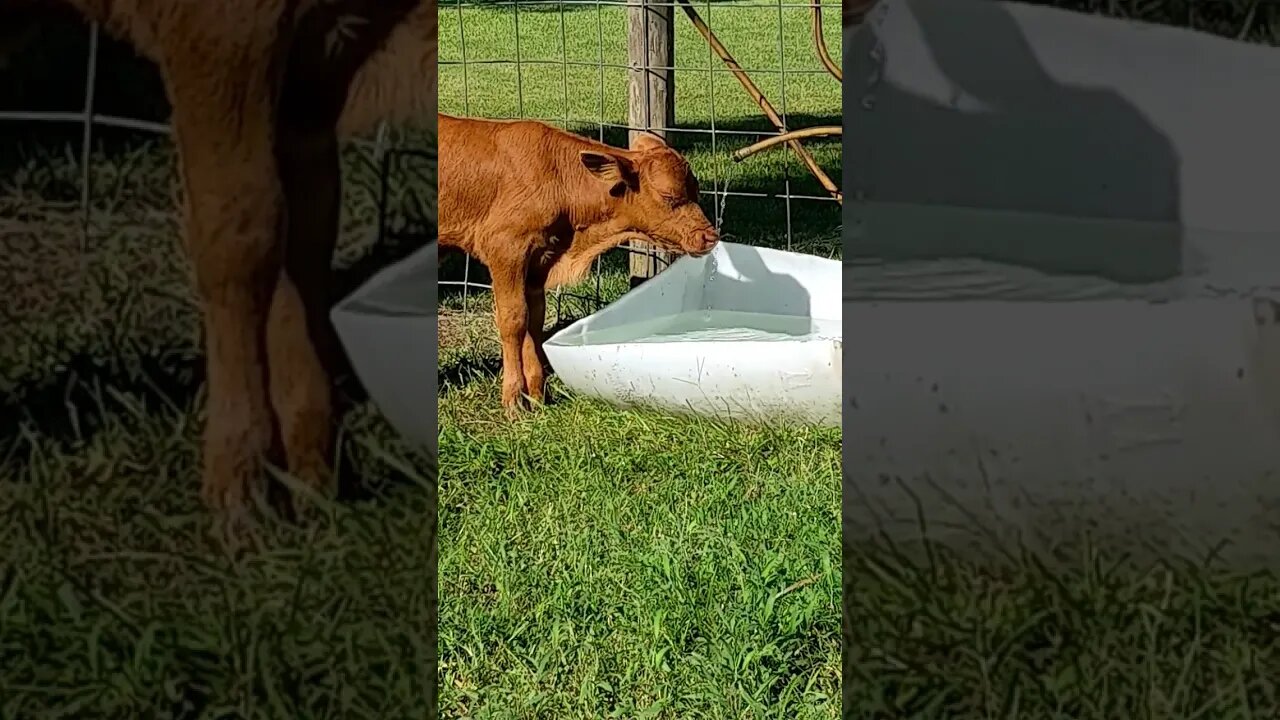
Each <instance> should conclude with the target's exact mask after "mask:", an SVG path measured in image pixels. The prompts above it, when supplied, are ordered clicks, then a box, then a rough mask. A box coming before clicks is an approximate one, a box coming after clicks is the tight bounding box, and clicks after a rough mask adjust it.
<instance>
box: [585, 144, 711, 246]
mask: <svg viewBox="0 0 1280 720" xmlns="http://www.w3.org/2000/svg"><path fill="white" fill-rule="evenodd" d="M579 157H580V158H581V160H582V165H583V166H584V167H586V169H587V171H588V172H590V173H591V174H592V175H593V176H594V177H595V178H596V179H597V180H598V181H600V182H601V183H603V184H604V186H605V187H604V188H603V189H604V190H605V192H607V193H608V195H609V201H608V202H609V208H610V210H611V215H612V217H613V218H614V220H615V221H617V222H620V223H621V224H623V225H624V226H625V227H626V229H627V230H628V231H631V232H635V233H638V234H641V235H644V236H645V237H646V238H648V240H649V242H651V243H653V244H654V245H657V246H658V247H660V248H662V249H664V250H667V251H670V252H672V253H675V254H677V255H695V256H697V255H706V254H707V253H709V252H711V250H712V248H714V247H715V246H716V243H717V242H719V241H720V233H718V232H717V231H716V229H715V227H713V226H712V224H711V221H710V220H708V219H707V216H706V213H704V212H702V208H701V207H699V206H698V179H697V178H696V177H694V175H693V170H692V169H691V168H690V167H689V162H688V161H687V160H685V159H684V157H682V156H681V155H680V153H678V152H676V151H675V150H673V149H671V147H670V146H669V145H667V144H666V143H665V142H664V141H663V140H662V138H660V137H658V136H657V135H654V134H652V133H643V134H640V135H637V136H636V137H635V139H633V140H632V141H631V148H630V149H629V150H625V151H621V150H620V151H617V152H600V151H596V150H583V151H582V152H580V153H579Z"/></svg>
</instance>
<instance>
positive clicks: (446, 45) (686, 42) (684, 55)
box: [439, 0, 840, 320]
mask: <svg viewBox="0 0 1280 720" xmlns="http://www.w3.org/2000/svg"><path fill="white" fill-rule="evenodd" d="M838 7H839V6H838V4H837V3H836V2H835V1H834V0H830V1H828V2H821V4H817V11H816V12H815V3H814V2H803V3H801V2H795V0H772V1H767V0H765V1H761V0H742V1H726V0H691V1H687V0H629V1H628V0H446V1H445V2H442V4H441V6H440V8H439V28H440V31H439V34H440V107H441V111H442V112H446V113H454V114H460V115H466V116H479V117H489V118H501V119H514V118H522V119H532V120H539V121H543V122H547V123H550V124H552V125H555V126H558V127H561V128H564V129H567V130H570V131H572V132H577V133H579V134H582V135H585V136H588V137H591V138H593V139H596V140H599V141H601V142H604V143H607V144H611V145H616V146H626V145H627V139H628V135H629V134H630V133H631V132H632V131H640V130H649V131H657V132H659V133H660V134H664V135H665V136H666V139H667V141H668V142H669V143H670V144H671V145H672V146H673V147H675V148H676V149H677V150H680V151H681V152H682V153H683V154H684V155H685V156H686V157H687V158H688V159H689V161H690V164H691V165H692V166H693V168H694V172H695V173H696V174H697V176H698V178H699V184H700V185H701V186H702V195H703V197H702V202H703V205H704V210H706V211H707V215H708V217H709V218H712V220H713V221H714V222H715V223H716V225H717V226H718V227H719V228H720V230H721V233H722V237H725V238H726V239H728V240H731V241H739V242H748V243H759V244H765V245H770V246H773V247H780V248H784V249H788V250H798V251H807V252H819V253H824V254H833V253H834V252H838V247H839V246H838V237H837V236H838V226H839V209H838V208H839V205H838V200H839V194H838V189H837V188H836V187H835V184H834V183H832V182H831V181H830V179H829V178H828V177H826V172H825V170H824V168H835V167H838V165H839V139H838V138H835V139H834V140H832V139H830V138H827V139H826V140H825V142H824V141H823V140H821V139H820V140H819V141H818V143H819V144H818V145H816V146H810V147H811V148H812V149H807V148H801V147H799V144H798V142H797V144H796V145H795V146H793V147H792V149H791V151H790V152H785V153H784V152H782V151H781V150H774V151H772V152H767V153H763V154H761V155H760V156H758V157H751V158H742V159H736V158H735V156H734V155H735V152H738V153H740V154H741V151H743V150H744V149H747V148H749V147H750V146H752V145H753V144H755V143H757V142H759V141H761V140H763V139H768V138H775V137H778V136H780V135H782V134H783V133H785V132H787V131H790V130H794V129H795V128H796V127H801V126H806V125H813V124H815V123H822V122H824V121H825V122H826V123H827V125H838V118H839V117H840V87H839V81H838V76H837V77H835V78H833V77H832V72H831V67H832V66H831V64H825V65H824V62H823V56H824V53H826V50H827V48H828V47H831V48H837V49H838V46H839V41H840V26H839V24H838V23H834V22H833V23H831V24H830V26H829V27H825V28H824V27H822V26H821V23H820V20H819V21H818V23H817V27H816V32H817V35H816V37H817V38H819V39H821V41H822V42H821V43H815V41H814V37H815V35H814V33H815V21H814V17H815V15H816V16H818V17H819V18H820V16H821V11H822V10H823V9H825V10H826V11H827V12H828V14H829V15H830V16H831V17H834V15H835V13H836V12H838ZM652 13H663V14H665V16H666V17H667V18H668V19H669V20H668V21H669V22H671V24H672V29H671V30H670V35H671V37H670V38H668V39H666V40H664V39H663V38H661V37H657V36H656V35H657V34H658V33H660V32H661V28H662V25H661V24H657V25H655V24H654V23H653V22H649V21H642V22H641V21H637V15H638V14H642V15H643V14H652ZM637 28H639V31H638V32H637ZM672 41H674V42H672ZM664 42H665V43H670V44H671V45H672V46H673V47H672V50H671V51H670V52H669V53H668V56H669V58H670V60H669V62H654V56H655V53H653V52H652V44H653V43H664ZM835 55H836V56H837V57H838V50H837V51H836V52H835ZM827 60H828V61H829V60H830V58H829V55H828V56H827ZM837 73H838V68H837ZM653 76H665V77H666V78H667V82H668V83H669V85H670V87H671V90H670V92H669V96H670V97H669V99H668V101H667V102H669V103H670V105H671V106H670V107H668V108H666V110H668V113H667V119H666V121H665V122H664V121H663V120H662V115H663V108H652V107H646V108H644V109H639V108H637V107H636V105H637V103H641V104H644V105H646V106H648V105H650V104H651V103H653V102H655V100H654V98H653V97H651V95H650V93H651V90H650V88H651V87H652V85H653V84H652V83H651V82H648V81H646V80H639V81H636V82H635V83H634V86H633V80H636V79H637V78H651V77H653ZM637 87H639V88H640V90H639V92H637V90H636V88H637ZM657 102H661V100H658V101H657ZM762 109H763V110H765V112H763V113H762ZM655 117H656V118H658V120H657V122H653V119H654V118H655ZM637 119H639V120H640V122H636V120H637ZM793 142H796V141H793ZM797 151H798V152H797ZM806 156H807V157H806ZM814 168H816V169H817V175H816V176H815V174H814V172H813V170H814ZM824 181H825V182H824ZM637 254H639V255H642V256H643V257H646V258H648V262H649V268H648V272H646V273H644V274H646V275H651V274H652V273H653V272H656V271H657V270H658V269H660V268H661V267H662V266H664V265H665V264H667V262H668V260H667V258H665V257H664V256H662V255H661V254H659V253H655V252H653V251H651V250H649V249H647V248H643V247H638V246H632V245H628V246H624V247H622V248H619V249H617V250H616V251H611V252H610V253H606V255H605V256H603V257H602V258H600V259H599V260H597V261H596V266H595V271H594V272H593V273H592V276H591V278H590V279H589V280H587V281H586V282H585V283H583V284H579V285H577V286H574V287H572V288H561V289H559V290H556V291H553V294H552V295H553V307H552V310H553V312H554V314H555V316H556V318H555V319H558V320H564V319H567V318H571V317H574V316H579V315H582V314H586V313H589V312H591V311H593V310H595V309H598V308H599V307H600V306H601V305H603V304H604V303H605V302H606V301H607V300H609V299H611V296H613V295H616V294H619V293H620V292H622V291H625V288H626V287H627V285H628V283H627V282H626V281H625V280H627V279H628V278H625V273H626V272H627V271H628V268H629V267H631V269H632V270H634V267H633V264H632V263H631V262H629V260H630V257H631V256H635V255H637ZM633 275H634V272H633ZM440 285H441V296H442V302H443V307H445V308H446V309H448V308H450V307H451V306H452V307H454V308H455V309H459V310H461V311H462V312H464V313H465V312H468V311H470V310H471V305H472V298H473V296H474V295H475V293H476V291H482V290H488V289H490V286H489V284H488V281H487V272H486V271H485V270H484V268H483V266H481V265H480V264H479V263H475V262H473V261H472V260H471V259H470V258H461V259H458V260H457V261H456V265H454V266H449V265H448V264H446V266H445V267H444V268H443V269H442V274H441V278H440Z"/></svg>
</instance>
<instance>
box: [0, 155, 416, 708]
mask: <svg viewBox="0 0 1280 720" xmlns="http://www.w3.org/2000/svg"><path fill="white" fill-rule="evenodd" d="M108 135H109V134H108ZM34 139H36V140H38V139H39V135H38V134H37V135H36V138H34ZM108 139H110V140H112V144H113V145H114V147H113V148H112V151H111V152H109V153H104V152H100V153H98V154H96V155H95V156H94V158H93V165H92V169H93V180H94V186H95V188H97V192H96V193H95V196H94V197H95V199H94V203H93V205H94V212H93V215H92V222H91V236H90V239H89V242H88V243H87V246H86V250H85V252H84V253H81V250H80V238H81V222H82V216H81V214H80V212H79V210H78V204H79V203H78V200H79V189H78V182H79V176H80V173H79V168H78V166H77V163H75V162H74V161H72V160H69V159H68V158H69V157H73V155H72V154H71V153H68V152H65V151H63V150H61V149H55V150H53V151H45V150H41V149H40V148H39V147H29V148H27V149H26V150H24V152H26V153H27V154H28V155H29V158H28V159H27V160H26V161H23V162H20V163H17V164H16V165H12V166H9V167H6V173H5V175H4V176H3V177H0V248H2V250H3V252H0V278H3V282H4V283H5V288H6V295H5V300H4V302H3V303H0V717H4V718H57V717H66V718H152V717H154V718H196V717H201V718H231V717H244V718H405V719H406V720H410V719H412V720H421V718H423V717H425V716H426V708H427V702H428V701H427V698H428V696H429V695H430V693H431V689H432V687H433V686H434V682H435V679H436V674H435V672H434V667H433V663H434V658H433V651H434V648H433V647H432V645H433V643H432V633H431V625H432V622H433V620H432V613H433V612H434V611H433V610H432V607H431V606H432V604H433V601H434V599H435V597H434V592H435V588H434V577H433V572H432V568H433V565H434V546H433V540H434V537H433V536H434V533H435V527H434V524H433V522H432V517H433V510H434V505H435V485H434V483H433V482H432V480H433V476H434V475H435V472H434V470H433V467H432V465H433V461H432V459H431V458H428V457H424V456H423V455H422V454H421V453H418V452H416V451H414V450H412V449H410V448H407V447H404V446H403V445H402V444H401V443H400V442H399V441H398V440H397V438H396V437H395V436H394V434H393V433H392V432H391V431H390V429H389V428H388V427H387V426H386V425H385V423H384V422H383V421H382V420H381V418H380V417H379V416H378V415H377V413H376V412H374V410H373V409H372V408H371V407H370V406H369V405H368V403H367V402H363V401H362V400H360V398H359V396H358V395H357V394H355V393H354V391H353V390H352V389H351V388H350V387H348V391H347V392H346V393H345V394H346V395H349V396H351V397H349V398H348V399H347V400H346V401H345V404H346V405H347V406H349V408H350V411H349V412H348V413H347V415H346V419H345V422H344V428H343V432H344V438H343V442H342V451H343V453H344V455H345V456H346V457H347V458H348V459H349V464H348V472H347V474H346V477H347V478H348V479H350V478H353V477H355V476H359V477H360V479H361V481H362V482H361V483H360V485H359V486H358V487H351V486H350V484H348V485H349V489H348V490H347V492H346V495H347V497H346V498H345V500H344V501H343V502H339V503H334V504H331V505H328V506H327V507H326V509H325V510H324V512H322V513H320V514H319V516H318V517H317V518H316V519H315V521H314V522H311V523H309V524H306V525H293V524H289V523H284V522H277V521H275V520H273V519H271V518H270V517H265V516H264V517H261V518H260V522H259V523H258V524H257V526H256V532H255V533H254V534H253V535H251V536H249V537H248V538H247V540H248V543H247V545H246V546H245V547H243V548H241V549H240V550H239V551H237V552H232V551H231V550H229V549H227V548H226V547H225V546H224V545H222V544H221V543H220V542H218V541H216V540H215V539H214V537H213V536H212V534H211V532H210V531H211V530H212V529H213V527H212V525H213V522H212V519H211V516H210V515H209V514H208V512H207V511H206V510H205V509H204V508H203V507H202V506H201V505H200V503H199V498H198V494H197V489H198V487H199V471H198V467H197V462H198V434H199V423H200V418H199V414H198V412H197V409H198V407H199V406H200V403H201V400H200V396H201V394H202V392H203V391H202V388H201V379H200V375H201V359H200V356H199V348H198V342H197V338H198V336H197V333H198V318H197V315H196V309H195V303H194V300H193V298H192V295H191V291H190V289H189V284H188V282H187V273H188V268H187V264H186V261H185V258H184V256H183V254H182V253H181V251H180V250H179V247H178V242H177V217H176V213H175V212H174V208H173V205H172V201H171V197H172V193H171V188H172V181H173V177H174V175H173V157H172V152H171V150H170V148H169V146H168V143H167V142H163V141H156V140H150V139H140V138H138V137H132V138H129V139H128V141H127V142H123V145H124V146H126V147H125V148H124V149H122V148H121V144H122V143H121V141H122V139H121V138H119V137H109V138H108ZM129 148H131V149H129ZM363 157H364V156H363V155H362V153H361V152H359V151H356V150H350V151H348V152H347V154H346V161H347V162H346V164H347V169H348V178H349V179H350V180H351V182H350V184H349V186H348V188H349V191H348V194H347V204H346V210H347V214H346V217H345V220H344V230H343V240H342V252H341V253H340V255H341V258H342V259H341V264H343V265H347V266H349V265H351V264H353V263H354V262H355V261H356V260H357V259H359V258H361V257H364V256H365V255H366V254H367V251H368V249H369V247H368V246H369V240H370V237H369V228H370V227H371V226H372V225H371V224H372V223H373V222H374V220H375V218H376V214H375V210H376V208H375V206H374V203H373V199H374V197H375V196H374V195H373V192H372V189H375V188H377V182H376V175H375V173H374V172H373V170H372V168H371V166H370V165H369V163H368V162H367V161H366V160H364V159H363Z"/></svg>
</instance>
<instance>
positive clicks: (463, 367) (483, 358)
mask: <svg viewBox="0 0 1280 720" xmlns="http://www.w3.org/2000/svg"><path fill="white" fill-rule="evenodd" d="M576 320H577V317H568V318H565V319H563V320H560V321H558V322H555V323H553V324H552V325H550V326H549V327H548V328H547V329H546V330H545V331H543V337H551V336H552V335H555V334H556V333H558V332H560V331H561V330H563V329H565V328H567V327H569V326H570V325H572V324H573V323H574V322H575V321H576ZM544 369H545V371H546V377H547V380H550V379H551V378H552V377H553V376H554V375H555V369H554V368H552V367H551V366H550V365H548V366H547V367H546V368H544ZM438 373H439V374H438V378H439V385H438V387H439V390H438V391H437V393H438V396H439V397H444V396H446V395H449V394H450V393H451V392H452V391H453V389H454V388H460V387H464V386H465V385H467V384H468V383H471V382H473V381H475V380H481V379H485V380H491V379H494V378H498V377H501V375H502V358H501V357H500V356H498V355H479V354H474V353H468V354H466V355H464V356H461V357H459V358H457V359H456V360H454V361H453V362H449V363H447V364H446V363H444V362H443V361H442V362H441V364H440V367H439V368H438ZM555 403H556V398H554V397H552V396H551V395H547V396H546V400H545V401H544V404H545V405H554V404H555Z"/></svg>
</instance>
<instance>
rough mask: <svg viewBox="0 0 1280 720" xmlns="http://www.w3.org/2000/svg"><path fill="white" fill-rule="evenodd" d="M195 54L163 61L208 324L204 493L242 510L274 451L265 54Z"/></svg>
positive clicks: (274, 225)
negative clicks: (229, 59) (234, 57)
mask: <svg viewBox="0 0 1280 720" xmlns="http://www.w3.org/2000/svg"><path fill="white" fill-rule="evenodd" d="M196 55H198V53H192V55H190V56H186V57H183V58H182V59H181V60H180V61H175V62H172V63H170V64H169V65H168V66H167V67H166V68H165V69H166V71H167V72H166V82H167V85H168V90H169V96H170V98H171V99H172V103H173V130H174V135H175V139H176V141H177V146H178V152H179V161H180V166H181V171H182V180H183V186H184V190H185V208H184V210H185V213H184V224H185V227H184V232H185V240H186V244H187V250H188V253H189V254H190V257H191V260H192V263H193V265H194V268H195V276H196V288H197V291H198V294H199V297H200V300H201V301H202V305H203V307H202V310H203V315H204V326H205V333H204V343H205V355H206V359H205V362H206V364H207V369H208V378H207V384H208V398H207V408H206V410H207V417H206V420H205V429H204V478H203V484H202V488H201V494H202V497H203V498H204V501H205V503H206V504H208V505H210V506H211V507H214V508H216V509H223V510H230V511H240V510H243V509H244V507H245V505H246V501H247V500H248V499H249V496H250V492H251V490H253V489H254V486H255V484H256V483H258V482H259V481H261V480H262V478H263V469H264V468H263V463H264V461H266V460H268V459H273V458H271V456H272V455H274V454H275V453H276V452H277V451H278V447H277V445H278V444H277V442H276V440H277V438H276V434H275V425H274V422H273V417H272V413H271V407H270V402H269V399H268V393H267V357H266V348H265V333H266V323H267V313H268V308H269V306H270V302H271V296H272V293H273V291H274V289H275V285H276V281H277V277H278V275H279V272H280V247H279V229H280V223H281V220H282V215H281V208H282V204H283V198H282V196H281V190H280V184H279V180H278V177H277V174H276V163H275V159H274V154H273V148H272V135H273V132H272V130H273V128H272V111H271V100H272V91H271V79H270V77H269V75H268V70H267V69H266V68H267V66H268V63H267V62H266V58H265V57H263V58H257V59H256V60H257V61H256V62H255V61H254V60H255V59H247V60H245V61H244V62H242V63H236V64H234V65H232V66H230V68H229V69H228V70H227V71H219V70H218V68H219V67H223V66H227V63H226V62H225V60H224V59H222V58H219V57H216V56H214V57H197V56H196ZM235 68H239V71H236V70H235Z"/></svg>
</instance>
